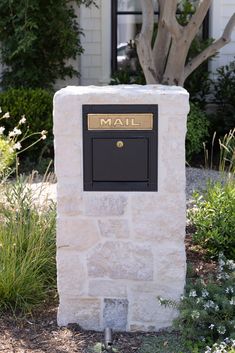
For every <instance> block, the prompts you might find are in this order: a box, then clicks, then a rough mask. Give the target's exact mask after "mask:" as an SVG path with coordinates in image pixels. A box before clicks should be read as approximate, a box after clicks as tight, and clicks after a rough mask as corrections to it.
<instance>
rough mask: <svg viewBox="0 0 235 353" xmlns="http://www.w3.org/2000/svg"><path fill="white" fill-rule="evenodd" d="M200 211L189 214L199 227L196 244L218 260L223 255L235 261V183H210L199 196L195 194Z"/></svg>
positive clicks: (232, 181) (196, 233) (197, 227)
mask: <svg viewBox="0 0 235 353" xmlns="http://www.w3.org/2000/svg"><path fill="white" fill-rule="evenodd" d="M194 199H195V204H196V207H197V209H196V210H191V211H190V212H189V218H190V220H191V222H192V223H193V224H194V225H195V227H196V232H195V234H194V237H193V239H194V241H195V242H196V243H197V244H199V245H200V246H202V247H203V248H205V249H206V251H207V253H208V255H210V256H212V257H218V254H219V253H220V252H223V253H224V254H225V256H226V257H227V258H229V259H233V260H235V236H234V229H235V181H234V179H232V180H230V181H228V182H226V183H225V185H222V183H219V182H218V183H216V184H214V185H213V184H209V185H208V187H207V190H206V191H205V192H204V193H203V195H202V196H200V195H199V194H198V193H195V194H194Z"/></svg>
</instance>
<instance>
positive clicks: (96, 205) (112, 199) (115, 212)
mask: <svg viewBox="0 0 235 353" xmlns="http://www.w3.org/2000/svg"><path fill="white" fill-rule="evenodd" d="M126 206H127V196H124V195H122V194H110V193H109V194H108V193H103V192H102V193H94V192H92V193H86V194H84V207H85V215H86V216H94V217H105V216H107V217H110V216H121V215H123V214H124V213H125V210H126Z"/></svg>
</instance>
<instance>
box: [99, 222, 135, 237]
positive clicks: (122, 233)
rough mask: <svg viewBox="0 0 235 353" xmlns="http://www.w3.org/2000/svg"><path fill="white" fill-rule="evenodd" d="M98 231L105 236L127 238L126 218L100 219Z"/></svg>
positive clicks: (127, 225) (127, 224)
mask: <svg viewBox="0 0 235 353" xmlns="http://www.w3.org/2000/svg"><path fill="white" fill-rule="evenodd" d="M98 224H99V229H100V233H101V235H102V236H103V237H105V238H117V239H121V238H123V239H126V238H129V223H128V220H127V219H105V220H104V219H100V220H99V221H98Z"/></svg>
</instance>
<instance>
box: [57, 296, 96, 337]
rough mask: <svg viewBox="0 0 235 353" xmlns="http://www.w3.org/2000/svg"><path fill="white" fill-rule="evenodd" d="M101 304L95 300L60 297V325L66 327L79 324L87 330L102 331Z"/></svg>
mask: <svg viewBox="0 0 235 353" xmlns="http://www.w3.org/2000/svg"><path fill="white" fill-rule="evenodd" d="M100 311H101V302H100V300H99V299H94V298H82V297H81V298H78V299H77V298H74V297H69V296H67V297H66V298H64V297H63V295H61V296H60V305H59V310H58V324H59V325H60V326H66V325H68V324H70V323H79V325H80V326H81V327H82V328H83V329H85V330H100V329H101V324H100Z"/></svg>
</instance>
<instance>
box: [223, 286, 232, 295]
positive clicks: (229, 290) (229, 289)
mask: <svg viewBox="0 0 235 353" xmlns="http://www.w3.org/2000/svg"><path fill="white" fill-rule="evenodd" d="M225 292H226V293H227V294H229V293H231V294H232V293H233V287H227V288H226V289H225Z"/></svg>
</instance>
